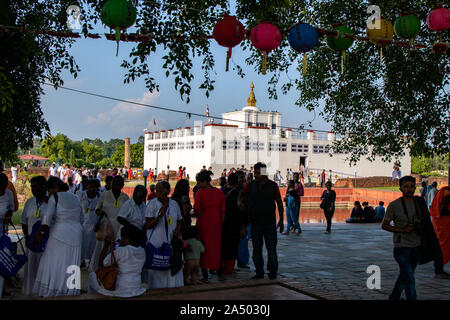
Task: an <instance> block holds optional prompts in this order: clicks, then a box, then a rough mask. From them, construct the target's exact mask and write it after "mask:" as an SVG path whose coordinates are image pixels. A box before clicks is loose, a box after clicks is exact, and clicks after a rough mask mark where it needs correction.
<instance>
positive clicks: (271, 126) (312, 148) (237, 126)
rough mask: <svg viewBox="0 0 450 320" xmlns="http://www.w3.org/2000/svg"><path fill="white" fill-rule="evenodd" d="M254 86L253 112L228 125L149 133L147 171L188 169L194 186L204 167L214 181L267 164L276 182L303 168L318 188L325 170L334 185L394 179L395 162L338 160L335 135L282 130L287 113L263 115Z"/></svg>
mask: <svg viewBox="0 0 450 320" xmlns="http://www.w3.org/2000/svg"><path fill="white" fill-rule="evenodd" d="M253 88H254V86H253V83H252V84H251V92H250V96H249V97H248V99H247V106H245V107H244V108H243V109H242V110H239V111H232V112H227V113H223V114H222V118H223V120H222V123H220V124H219V123H207V124H204V125H202V123H201V122H198V123H197V122H196V123H195V125H194V128H191V127H185V128H177V129H169V130H162V131H155V132H145V151H144V169H147V170H148V169H155V168H157V173H160V172H162V171H163V170H167V166H170V170H177V169H178V167H180V166H183V167H186V171H187V173H188V174H189V175H190V178H191V180H194V179H195V174H196V173H197V172H199V171H200V169H201V168H202V167H203V166H206V167H207V168H209V167H212V171H213V173H214V176H213V178H217V177H219V176H220V174H221V172H222V171H223V169H227V170H230V169H231V168H240V167H241V166H242V165H244V166H245V168H247V169H249V168H250V167H252V166H253V165H254V164H255V163H257V162H259V161H261V162H264V163H265V164H267V169H268V173H269V177H270V178H271V179H272V178H273V175H274V174H275V172H276V170H280V171H281V174H282V176H283V177H285V173H286V170H287V169H288V168H290V169H292V171H294V172H296V171H299V168H300V167H301V166H303V167H305V168H306V169H307V170H308V173H309V172H312V173H313V175H312V177H313V179H314V180H313V182H315V181H316V177H317V174H318V173H320V172H322V170H323V169H325V171H326V173H327V176H329V170H332V176H333V181H335V179H337V178H345V177H355V176H357V177H369V176H391V174H392V171H393V166H394V161H392V162H383V161H381V158H376V160H375V161H374V162H370V161H369V160H367V159H365V158H364V157H361V160H360V161H359V162H358V163H357V164H356V165H352V166H350V165H349V162H348V161H346V158H347V157H348V155H347V154H345V153H344V154H332V156H330V150H329V148H330V145H331V144H332V142H333V141H334V140H335V139H337V138H336V137H335V135H334V134H333V133H332V132H318V131H314V130H305V131H304V132H293V131H292V130H291V129H286V130H282V129H281V128H280V126H281V113H280V112H276V111H261V110H260V109H259V108H258V107H256V99H255V94H254V92H253ZM399 162H400V164H401V171H402V175H409V174H410V173H411V158H410V155H409V152H406V155H405V156H404V157H402V158H400V159H399Z"/></svg>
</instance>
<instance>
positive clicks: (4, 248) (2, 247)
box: [0, 234, 28, 278]
mask: <svg viewBox="0 0 450 320" xmlns="http://www.w3.org/2000/svg"><path fill="white" fill-rule="evenodd" d="M27 260H28V259H27V256H26V255H24V254H20V255H18V254H15V253H14V247H13V244H12V242H11V239H10V238H9V237H8V235H6V234H3V235H2V236H0V275H1V276H2V277H4V278H11V277H13V276H15V275H16V273H17V272H18V271H19V270H20V268H22V267H23V265H24V264H25V263H26V262H27Z"/></svg>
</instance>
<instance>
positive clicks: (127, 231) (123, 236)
mask: <svg viewBox="0 0 450 320" xmlns="http://www.w3.org/2000/svg"><path fill="white" fill-rule="evenodd" d="M141 232H142V231H141V230H139V228H137V227H136V226H134V225H132V224H128V225H126V226H123V227H122V229H121V230H120V240H119V244H120V246H119V247H118V248H117V249H115V250H114V258H115V260H116V263H117V267H118V268H119V273H118V274H117V280H116V289H115V290H114V291H112V290H106V289H105V288H103V286H102V285H101V284H100V283H99V282H98V280H97V275H96V274H95V272H91V273H90V274H89V289H88V292H89V293H99V294H102V295H105V296H114V297H122V298H130V297H136V296H140V295H142V294H143V293H144V292H145V291H146V289H145V288H143V286H142V281H141V273H142V268H143V267H144V264H145V249H144V248H142V247H140V246H139V244H140V241H141V238H142V236H141ZM112 240H113V239H108V241H106V240H105V245H104V247H103V251H102V253H101V255H100V262H99V265H100V266H101V265H103V266H105V267H106V266H109V265H110V264H111V254H108V255H106V254H107V252H108V249H109V248H110V246H111V241H112Z"/></svg>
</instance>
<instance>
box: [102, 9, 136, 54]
mask: <svg viewBox="0 0 450 320" xmlns="http://www.w3.org/2000/svg"><path fill="white" fill-rule="evenodd" d="M100 18H101V20H102V22H103V23H104V24H105V25H107V26H108V27H110V28H111V29H114V30H115V33H116V41H117V50H119V41H120V30H125V29H127V28H129V27H131V26H132V25H133V24H134V21H135V20H136V8H135V7H134V6H133V4H132V3H131V1H129V0H108V1H107V2H106V3H105V4H104V5H103V8H102V13H101V15H100ZM116 55H117V53H116Z"/></svg>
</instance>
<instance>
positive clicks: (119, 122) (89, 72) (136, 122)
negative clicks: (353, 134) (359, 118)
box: [41, 25, 330, 143]
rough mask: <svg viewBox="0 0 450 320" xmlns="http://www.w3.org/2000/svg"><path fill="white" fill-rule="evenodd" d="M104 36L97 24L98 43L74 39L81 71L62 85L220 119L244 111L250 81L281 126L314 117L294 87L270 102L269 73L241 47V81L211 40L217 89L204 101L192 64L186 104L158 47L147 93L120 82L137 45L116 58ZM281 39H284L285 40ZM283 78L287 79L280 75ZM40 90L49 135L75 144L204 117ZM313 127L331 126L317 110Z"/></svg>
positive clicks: (236, 56)
mask: <svg viewBox="0 0 450 320" xmlns="http://www.w3.org/2000/svg"><path fill="white" fill-rule="evenodd" d="M105 32H109V29H107V28H103V27H102V26H101V25H99V26H97V27H96V30H94V32H93V33H100V34H101V35H102V38H101V39H89V38H88V39H84V38H81V39H77V41H76V43H74V45H73V46H72V48H71V49H70V53H71V54H72V55H73V56H74V57H75V59H76V61H77V63H78V65H79V66H80V68H81V72H79V73H78V78H77V79H73V77H72V76H71V75H70V74H69V73H68V72H66V73H64V74H63V80H64V81H65V84H64V86H66V87H69V88H74V89H78V90H84V91H90V92H94V93H98V94H102V95H107V96H112V97H115V98H119V99H126V100H132V101H137V102H142V103H146V104H152V105H157V106H163V107H168V108H174V109H178V110H184V111H187V112H196V113H205V110H206V105H209V110H210V114H211V115H214V116H221V113H223V112H227V111H232V110H235V109H242V108H243V107H244V106H246V105H247V97H248V95H249V92H250V83H251V82H254V84H255V95H256V100H257V102H256V105H257V106H258V107H259V108H260V109H261V110H276V111H279V112H281V113H282V125H283V126H290V127H298V125H300V124H302V123H305V122H306V121H308V120H312V119H313V118H314V114H313V113H310V112H307V111H306V110H304V109H300V108H299V107H298V106H296V105H295V101H296V100H297V99H298V95H299V92H298V91H296V90H294V89H292V90H291V91H290V92H289V93H288V94H287V95H282V94H281V92H280V93H279V98H278V100H270V99H269V94H268V92H267V87H268V85H267V82H268V81H269V79H270V77H271V74H270V73H267V74H266V75H265V76H264V75H261V74H257V73H256V72H255V71H254V67H253V66H247V65H246V64H245V59H246V58H247V56H248V55H249V52H244V51H243V50H242V49H241V48H240V47H235V48H234V49H233V57H232V58H233V60H234V61H235V62H236V63H238V64H239V65H240V66H241V67H243V70H244V73H245V75H246V76H245V78H243V79H242V78H241V77H240V76H238V75H237V74H236V72H235V71H233V70H232V65H233V63H232V62H231V61H230V71H229V72H225V57H226V50H227V49H226V48H223V47H220V46H219V45H218V44H217V43H216V42H215V41H214V40H210V41H211V48H212V51H213V54H214V57H215V59H216V66H215V69H214V71H215V73H216V75H214V76H213V78H214V80H215V81H216V83H215V85H214V86H215V90H214V91H213V92H212V93H211V94H210V96H209V98H206V96H205V94H204V91H203V90H200V89H197V88H198V87H199V85H200V83H201V79H202V75H203V72H202V69H201V60H194V70H193V74H194V76H195V78H194V81H193V83H192V84H191V87H192V91H191V101H190V103H189V104H186V102H185V101H182V100H181V98H180V95H179V93H178V92H177V91H176V90H175V89H174V81H173V78H172V77H171V76H169V78H166V76H165V70H163V69H162V64H163V60H161V57H162V56H163V54H164V52H163V49H162V48H158V51H157V52H156V54H153V55H151V56H150V57H149V58H148V60H147V61H148V64H149V69H150V72H151V76H152V77H154V78H155V79H156V81H157V82H158V83H159V85H160V92H159V93H155V94H150V93H149V92H148V90H147V88H146V87H145V82H144V80H143V79H136V81H135V82H133V83H131V82H130V84H124V83H123V79H124V74H125V72H126V70H125V69H124V68H122V67H121V66H120V65H121V63H122V61H123V60H124V59H125V58H127V57H128V55H129V53H130V52H131V50H132V48H133V47H134V46H135V45H136V44H135V43H126V42H121V43H120V47H119V55H118V56H117V57H116V43H115V42H114V41H109V40H106V39H105V38H104V36H103V33H105ZM284 40H285V41H286V39H284ZM300 76H301V75H300V74H299V72H298V71H297V70H295V69H294V68H291V70H290V71H289V77H290V78H292V79H294V78H295V77H300ZM281 80H286V78H284V79H283V77H282V78H281ZM44 90H45V95H44V96H43V97H42V102H41V106H42V110H43V112H44V118H45V119H46V120H47V122H48V123H49V126H50V130H51V133H52V134H53V135H55V134H57V133H64V134H66V135H67V136H68V137H69V138H71V139H73V140H81V139H83V138H91V139H94V138H100V139H102V140H109V139H111V138H120V139H122V138H125V137H130V138H131V141H132V143H134V142H136V141H137V138H138V137H139V136H140V135H143V132H144V129H146V128H147V129H149V130H150V131H153V130H162V129H171V128H177V127H182V126H188V125H193V123H194V121H196V120H203V121H204V118H203V119H199V118H196V117H191V119H190V120H188V119H187V117H186V116H185V115H183V114H177V113H172V112H165V111H161V110H156V109H151V108H145V107H140V106H136V105H131V104H126V103H122V102H120V103H119V102H115V101H112V100H106V99H101V98H97V97H92V96H87V95H83V94H80V93H75V92H70V91H67V90H64V89H58V90H54V89H53V88H51V87H48V86H44ZM153 118H155V119H156V122H157V127H156V128H155V127H154V126H153V124H152V123H153ZM216 122H217V121H216ZM313 128H314V129H322V130H328V129H329V128H330V125H329V124H327V123H326V122H325V121H324V120H323V119H321V118H320V117H319V115H318V112H317V116H316V120H315V121H314V122H313Z"/></svg>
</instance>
